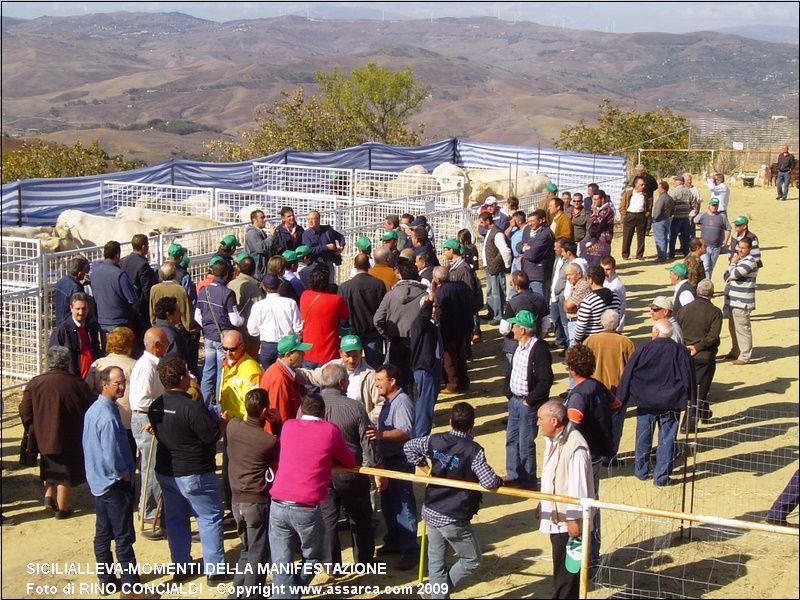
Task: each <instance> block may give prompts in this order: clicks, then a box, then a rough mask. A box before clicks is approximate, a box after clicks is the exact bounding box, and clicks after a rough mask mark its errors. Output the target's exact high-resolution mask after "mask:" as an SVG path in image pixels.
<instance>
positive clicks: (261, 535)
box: [233, 499, 269, 598]
mask: <svg viewBox="0 0 800 600" xmlns="http://www.w3.org/2000/svg"><path fill="white" fill-rule="evenodd" d="M265 500H266V499H265ZM233 516H234V518H235V519H236V527H237V533H238V534H239V539H240V540H241V541H242V549H241V551H240V553H239V562H238V564H237V565H236V575H235V576H234V578H233V585H234V586H244V587H245V588H247V587H248V586H250V589H253V588H254V587H256V586H258V585H259V584H263V583H264V580H265V575H266V574H261V575H259V572H258V568H259V565H261V564H265V563H266V562H267V561H268V560H269V502H258V503H253V502H234V503H233ZM247 565H250V569H249V571H250V572H248V569H247ZM239 597H240V598H257V597H259V596H258V594H257V593H255V592H252V593H251V594H250V595H242V596H239Z"/></svg>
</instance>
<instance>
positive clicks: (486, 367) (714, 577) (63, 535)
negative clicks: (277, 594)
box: [2, 187, 800, 598]
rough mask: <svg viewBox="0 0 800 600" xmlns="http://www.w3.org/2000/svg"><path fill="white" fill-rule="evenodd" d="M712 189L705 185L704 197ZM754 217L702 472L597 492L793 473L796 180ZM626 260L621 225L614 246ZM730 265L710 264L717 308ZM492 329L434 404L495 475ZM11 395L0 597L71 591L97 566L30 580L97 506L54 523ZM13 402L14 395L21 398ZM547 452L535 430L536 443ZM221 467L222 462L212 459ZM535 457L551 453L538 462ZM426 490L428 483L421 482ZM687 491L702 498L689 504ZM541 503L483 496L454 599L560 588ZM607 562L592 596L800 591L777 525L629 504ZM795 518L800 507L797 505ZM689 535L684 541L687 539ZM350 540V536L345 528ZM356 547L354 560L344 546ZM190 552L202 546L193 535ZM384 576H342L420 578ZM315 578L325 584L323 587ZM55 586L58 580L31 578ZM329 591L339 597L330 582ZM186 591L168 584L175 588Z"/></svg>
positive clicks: (88, 528) (639, 313)
mask: <svg viewBox="0 0 800 600" xmlns="http://www.w3.org/2000/svg"><path fill="white" fill-rule="evenodd" d="M704 199H705V200H707V199H708V193H707V192H706V193H705V194H704ZM739 214H745V215H748V216H749V217H750V225H751V230H752V231H754V232H755V233H756V234H757V235H758V236H759V239H760V243H761V247H762V250H763V260H764V264H765V266H764V268H763V270H762V271H761V272H760V274H759V277H758V291H757V296H756V302H757V309H756V311H755V313H754V318H753V335H754V343H755V351H754V359H753V362H752V363H751V364H749V365H746V366H734V365H732V364H731V363H730V362H724V363H719V365H718V369H717V373H716V377H715V379H714V385H713V387H712V401H713V403H714V405H713V409H714V420H713V421H712V422H711V423H710V424H708V425H706V426H704V427H703V428H702V429H701V431H700V434H699V445H698V452H697V462H696V469H694V470H693V471H692V469H690V470H689V471H690V472H689V473H687V474H686V475H685V476H684V474H683V471H682V466H681V468H676V471H680V472H676V478H677V479H678V481H679V482H680V483H684V482H685V483H687V484H691V483H692V482H693V483H694V495H693V499H692V498H691V487H690V485H687V487H686V488H684V486H683V485H676V486H672V487H669V488H666V489H656V488H655V487H654V486H653V485H652V484H651V483H644V482H640V481H638V480H636V479H635V478H634V477H633V474H632V467H631V464H630V463H631V461H630V460H627V461H626V462H625V463H624V464H623V465H622V466H621V467H618V468H615V469H609V471H607V472H605V473H603V478H602V481H601V485H600V498H601V500H605V501H609V502H617V503H624V504H630V505H636V506H648V507H656V508H663V509H669V510H681V507H682V506H683V502H684V499H685V500H686V504H685V506H686V508H687V509H688V508H689V507H690V506H693V508H694V511H695V512H697V513H700V514H706V515H716V516H722V517H731V518H744V519H749V520H758V519H761V518H763V515H764V513H765V511H766V510H767V509H768V508H769V506H770V504H771V502H772V500H773V499H774V498H775V497H776V496H777V495H778V493H779V492H780V491H781V490H782V489H783V487H784V485H785V484H786V482H787V481H788V480H789V478H790V477H791V475H792V473H794V470H795V469H796V468H797V458H798V421H797V418H798V358H797V357H798V318H797V317H798V260H797V257H798V248H799V247H800V246H799V245H798V233H797V232H798V228H797V223H798V193H797V190H794V189H793V190H792V192H791V194H790V198H789V201H788V202H786V203H778V202H777V201H776V200H775V194H774V190H770V189H765V190H764V189H758V188H756V189H744V188H741V187H736V188H734V189H733V192H732V199H731V205H730V210H729V215H731V216H735V215H739ZM614 250H615V252H614V253H615V255H617V256H618V255H619V233H618V235H617V238H616V239H615V244H614ZM647 254H648V260H646V261H645V262H639V261H621V264H620V265H619V274H620V276H621V277H622V279H623V281H624V282H625V284H626V286H627V290H628V317H627V323H628V325H627V327H626V333H627V334H629V335H631V336H632V337H633V338H634V340H635V341H636V343H637V344H641V343H643V342H644V340H645V338H646V335H647V334H648V333H649V329H650V327H649V325H648V323H647V320H648V319H649V314H648V313H647V307H648V304H649V301H650V300H651V299H652V298H653V297H654V296H656V295H659V294H666V295H671V290H670V289H669V280H668V276H667V273H666V271H665V269H664V266H663V265H657V264H655V262H654V261H653V260H652V257H653V256H654V255H655V249H654V243H653V240H652V238H648V239H647ZM723 266H724V260H721V261H720V263H719V264H718V266H717V268H716V270H715V273H714V278H713V280H714V283H715V286H716V288H717V291H718V293H719V295H718V296H717V298H716V299H715V303H716V304H717V305H718V306H721V305H722V294H721V292H722V289H723V284H722V271H723ZM729 348H730V342H729V336H728V333H727V326H725V327H723V339H722V346H721V349H720V350H721V351H720V354H724V353H726V352H727V351H728V350H729ZM498 353H499V344H498V341H497V338H496V334H495V333H494V332H493V333H491V334H489V333H488V332H485V341H484V342H483V343H481V344H479V345H477V346H476V348H475V358H474V359H473V360H472V362H471V365H470V374H471V378H472V381H473V386H472V389H471V391H470V393H469V394H468V395H467V396H466V397H465V398H464V397H458V398H453V399H450V398H448V399H447V401H446V402H440V403H439V404H438V405H437V411H436V421H435V422H436V424H437V425H438V426H439V427H438V428H437V429H438V430H441V429H442V427H443V426H444V424H445V423H446V415H447V412H448V411H449V408H450V406H451V405H452V403H453V402H454V401H457V400H461V399H467V400H469V401H470V402H472V403H473V404H474V405H475V406H476V408H477V414H478V420H477V424H476V428H475V435H476V439H477V441H478V442H479V443H481V444H482V445H483V446H484V447H485V448H486V452H487V457H488V459H489V462H490V464H492V465H493V466H494V467H495V468H496V469H497V470H498V472H500V473H501V474H502V472H503V471H504V462H505V459H504V457H505V454H504V440H505V437H504V426H503V424H502V419H503V417H504V415H505V413H506V402H505V398H504V397H503V396H502V373H503V370H502V369H501V367H500V359H499V357H498ZM554 371H555V373H556V383H555V385H554V386H553V390H552V394H553V395H554V396H555V395H556V394H558V393H559V392H561V391H563V390H564V389H565V384H566V371H565V369H564V366H563V359H561V358H559V357H555V360H554ZM15 400H16V398H15V397H14V396H11V397H8V398H6V405H5V415H4V416H3V419H2V457H3V476H2V509H3V514H4V515H5V517H6V521H5V523H4V524H3V526H2V595H3V596H4V597H22V596H29V597H36V598H39V597H48V596H53V595H57V596H64V595H65V592H64V586H65V585H66V584H68V583H71V582H73V583H76V584H78V586H76V589H75V590H74V592H73V591H71V590H69V589H68V590H67V591H68V592H69V595H72V596H78V597H95V596H96V595H97V593H80V588H79V585H80V584H81V583H93V582H94V581H95V578H94V577H93V576H92V575H55V576H48V575H36V574H31V570H32V569H34V568H35V566H36V565H37V564H42V563H59V564H63V563H71V562H77V563H80V564H86V563H90V564H91V563H93V561H94V556H93V552H92V537H93V530H94V515H93V512H92V504H91V499H90V496H89V493H88V490H87V488H86V486H80V487H79V488H78V489H76V490H74V492H73V502H74V506H75V508H76V509H77V510H76V515H75V516H74V517H72V518H70V519H68V520H63V521H57V520H54V519H53V518H52V516H50V513H49V511H48V510H46V509H45V508H43V507H42V503H41V496H42V494H41V487H40V483H39V480H38V476H37V475H38V470H34V469H20V468H19V467H18V466H17V461H16V458H17V450H18V446H19V440H20V436H21V433H22V432H21V426H20V424H19V418H18V416H17V414H16V401H15ZM17 401H18V400H17ZM634 427H635V421H634V417H633V416H631V415H629V418H628V420H627V422H626V426H625V433H624V436H623V441H622V447H621V450H622V452H623V457H628V458H630V457H631V456H632V450H633V431H634ZM537 447H538V449H539V454H541V448H542V442H541V438H540V439H539V440H537ZM218 462H220V461H218ZM540 463H541V458H540ZM417 495H418V497H421V495H422V490H421V489H417ZM691 502H693V504H691ZM534 507H535V505H534V503H533V502H532V501H528V500H520V499H516V498H510V497H502V496H498V495H491V494H485V495H484V504H483V508H482V510H481V511H480V513H479V514H478V516H477V517H476V519H475V521H474V523H475V526H476V531H477V533H478V536H479V538H480V540H481V542H482V544H483V547H484V555H483V559H484V560H483V564H482V566H481V569H480V571H479V574H478V575H477V576H476V577H475V578H473V579H471V580H470V581H469V583H468V584H467V585H466V587H464V588H463V589H460V590H457V591H456V592H455V594H454V596H455V597H461V598H472V597H484V598H518V597H545V596H546V597H550V595H551V594H552V585H551V576H550V573H551V569H552V563H551V558H550V557H551V550H550V545H549V540H548V539H546V537H545V536H544V535H542V534H540V533H538V532H537V531H536V529H537V523H536V521H535V519H534ZM602 518H603V528H602V531H603V543H602V552H603V561H604V562H603V565H604V566H603V568H601V570H600V572H599V574H598V576H597V579H596V582H595V585H593V587H592V591H591V596H592V597H608V596H611V595H616V596H618V597H623V596H625V597H627V596H631V597H678V596H685V597H717V598H722V597H726V598H782V597H794V598H796V597H798V567H797V565H798V560H797V559H798V556H797V554H798V545H797V538H796V537H794V538H785V537H780V536H777V535H774V534H770V535H768V534H762V533H742V532H740V531H736V530H733V529H724V530H722V529H719V528H715V529H705V528H695V529H693V530H692V531H691V535H692V540H691V541H690V540H688V539H683V540H680V539H678V537H679V531H680V524H679V523H677V522H670V521H666V520H655V519H650V518H645V517H640V516H634V515H629V514H627V513H621V512H612V511H604V512H603V517H602ZM789 519H790V521H792V522H794V523H797V512H796V511H795V512H794V513H793V514H792V515H791V516H790V518H789ZM689 533H690V532H689V530H688V529H685V530H684V537H685V538H688V537H689ZM343 539H344V538H343ZM345 545H346V547H347V548H348V550H347V553H346V557H349V556H350V554H349V542H345ZM135 548H136V553H137V557H138V559H139V561H140V562H148V563H164V562H168V560H169V553H168V548H167V543H166V542H153V541H148V540H145V539H143V538H140V539H139V541H137V543H136V547H135ZM225 548H226V554H227V559H228V561H229V563H234V562H235V558H236V557H237V556H238V549H239V542H238V540H237V539H236V537H235V536H234V535H233V533H232V532H228V533H227V534H226V537H225ZM193 550H194V555H195V556H196V557H197V556H199V555H200V547H199V543H195V546H194V548H193ZM394 560H395V559H392V560H390V562H389V565H388V567H389V568H388V572H387V574H386V575H381V576H374V575H372V576H369V575H366V576H361V577H358V576H350V577H344V578H341V579H339V580H338V581H337V582H336V583H338V584H341V585H378V586H381V587H383V586H387V585H388V586H401V585H413V584H415V582H416V578H415V574H412V573H409V572H398V571H394V570H393V569H392V566H393V564H394ZM143 579H144V580H145V581H147V582H151V583H158V582H165V581H167V579H168V577H166V576H160V577H147V576H145V577H144V578H143ZM193 583H195V584H196V585H197V588H195V589H196V590H197V591H196V593H188V589H185V590H184V592H186V593H185V594H184V595H186V596H188V597H222V596H224V595H225V594H224V591H223V593H220V591H219V590H217V589H216V588H208V587H207V586H206V585H205V582H204V581H201V580H200V579H197V580H194V582H193ZM315 583H317V582H315ZM29 584H34V585H55V586H57V587H56V588H55V591H54V589H53V588H39V589H36V588H29V587H28V586H29ZM321 591H322V596H324V597H338V596H339V595H340V594H336V593H335V591H330V590H326V589H324V588H323V590H321ZM417 591H418V590H417V588H416V586H414V587H413V588H411V589H406V590H402V589H397V590H394V591H391V590H389V591H388V593H387V592H386V591H385V590H384V591H382V592H381V593H375V591H374V590H373V591H370V592H369V593H363V592H362V593H358V594H347V595H357V596H361V597H376V596H380V597H397V596H410V595H416V594H417ZM178 595H180V594H170V596H171V597H176V596H178Z"/></svg>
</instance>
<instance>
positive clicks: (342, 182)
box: [253, 162, 353, 208]
mask: <svg viewBox="0 0 800 600" xmlns="http://www.w3.org/2000/svg"><path fill="white" fill-rule="evenodd" d="M253 189H254V190H260V191H267V192H273V191H280V192H293V193H296V194H302V195H305V196H310V195H317V194H321V195H323V196H333V197H335V198H336V199H337V200H339V201H342V202H343V203H344V204H348V203H349V202H350V200H351V198H352V196H353V171H352V169H340V168H329V167H308V166H300V165H276V164H270V163H262V162H254V163H253ZM334 208H336V207H334Z"/></svg>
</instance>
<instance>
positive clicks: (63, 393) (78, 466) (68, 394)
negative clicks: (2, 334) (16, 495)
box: [19, 346, 95, 519]
mask: <svg viewBox="0 0 800 600" xmlns="http://www.w3.org/2000/svg"><path fill="white" fill-rule="evenodd" d="M70 360H71V356H70V351H69V350H68V349H67V348H64V347H63V346H52V347H50V348H49V349H48V350H47V366H48V368H49V371H47V372H46V373H42V374H41V375H37V376H36V377H34V378H33V379H31V381H30V383H28V386H27V387H26V388H25V392H24V393H23V396H22V403H21V404H20V405H19V415H20V417H21V418H22V424H23V426H24V427H25V430H26V431H27V432H28V436H29V444H30V445H29V449H30V447H31V445H34V444H35V446H34V447H36V448H38V451H39V453H40V454H41V459H40V463H39V477H40V478H41V480H42V482H44V505H45V506H47V507H49V508H51V509H53V510H54V511H55V517H56V519H64V518H66V517H68V516H69V515H70V514H71V513H72V511H71V510H70V509H69V492H70V488H71V487H72V486H75V485H80V484H81V483H84V482H85V481H86V473H85V471H84V466H83V445H82V436H83V417H84V415H85V414H86V411H87V410H88V408H89V406H90V405H91V404H92V402H93V401H94V400H95V397H94V395H93V394H92V392H91V390H90V389H89V386H88V385H87V384H86V382H85V381H83V380H82V379H81V378H80V377H78V376H77V375H72V374H70V373H69V364H70Z"/></svg>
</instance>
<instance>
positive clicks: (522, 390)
mask: <svg viewBox="0 0 800 600" xmlns="http://www.w3.org/2000/svg"><path fill="white" fill-rule="evenodd" d="M534 343H536V338H535V337H532V338H531V339H529V340H528V341H527V342H526V343H525V345H524V346H519V345H518V346H517V349H516V350H515V351H514V359H513V361H512V362H511V378H510V379H509V381H508V385H509V387H510V388H511V393H512V394H514V395H515V396H516V397H517V398H525V396H527V395H528V359H529V357H530V354H531V350H533V344H534Z"/></svg>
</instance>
